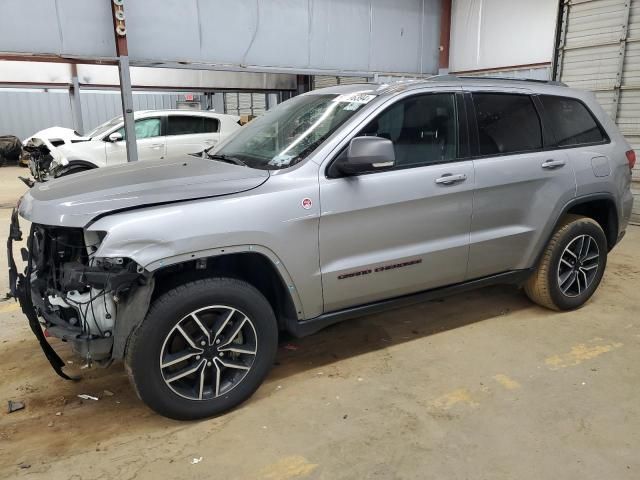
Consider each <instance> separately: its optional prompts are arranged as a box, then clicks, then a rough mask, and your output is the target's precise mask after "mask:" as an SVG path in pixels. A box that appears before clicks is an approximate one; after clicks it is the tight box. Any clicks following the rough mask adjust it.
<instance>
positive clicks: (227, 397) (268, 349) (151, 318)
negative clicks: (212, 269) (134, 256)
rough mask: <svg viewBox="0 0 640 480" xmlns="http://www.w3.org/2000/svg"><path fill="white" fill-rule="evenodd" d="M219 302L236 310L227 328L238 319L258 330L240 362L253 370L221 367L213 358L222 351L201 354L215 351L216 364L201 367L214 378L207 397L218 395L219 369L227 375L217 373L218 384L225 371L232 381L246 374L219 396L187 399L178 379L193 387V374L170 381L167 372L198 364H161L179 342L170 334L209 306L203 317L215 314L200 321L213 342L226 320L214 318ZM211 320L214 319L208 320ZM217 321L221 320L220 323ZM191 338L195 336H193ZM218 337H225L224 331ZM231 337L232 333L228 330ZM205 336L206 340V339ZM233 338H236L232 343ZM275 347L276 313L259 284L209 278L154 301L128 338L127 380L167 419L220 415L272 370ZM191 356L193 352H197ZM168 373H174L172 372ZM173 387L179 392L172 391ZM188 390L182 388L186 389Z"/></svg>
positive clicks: (203, 355) (185, 285) (180, 287)
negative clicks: (251, 349) (250, 350)
mask: <svg viewBox="0 0 640 480" xmlns="http://www.w3.org/2000/svg"><path fill="white" fill-rule="evenodd" d="M219 305H223V306H227V307H230V308H229V312H230V311H231V310H233V309H235V310H236V311H237V312H238V313H236V314H233V313H232V314H231V315H236V317H234V320H232V321H230V322H229V325H230V327H229V328H231V329H234V328H235V327H234V326H233V323H234V322H235V323H236V325H240V324H241V323H242V324H243V325H244V327H243V328H248V327H249V326H251V327H252V328H253V330H251V331H252V332H253V333H254V334H255V338H254V340H253V343H254V344H255V349H254V350H255V353H254V354H253V355H249V357H250V359H249V360H250V361H245V360H241V361H240V362H242V361H245V363H251V365H250V367H249V369H248V370H246V373H242V371H240V372H239V373H238V371H236V369H235V368H230V369H228V371H227V368H226V367H222V366H221V362H222V360H220V359H216V358H215V357H216V355H220V353H215V352H214V353H210V352H209V353H203V354H202V357H203V359H204V360H207V358H209V357H210V356H211V355H213V358H211V360H212V362H205V364H204V365H203V366H202V370H200V372H203V373H201V375H202V376H203V379H204V378H205V376H206V375H211V377H208V378H210V380H207V382H206V383H207V385H206V388H207V389H210V391H209V392H208V394H209V395H214V394H217V390H216V391H214V388H217V386H215V385H214V384H213V383H214V382H215V379H216V377H215V376H214V375H215V373H214V371H215V370H222V371H223V374H218V375H219V377H218V382H220V378H221V377H222V376H223V375H225V373H224V372H226V374H227V375H229V377H228V378H229V379H230V378H232V377H233V376H240V375H244V376H242V378H241V379H240V380H239V381H238V382H237V384H235V386H232V385H233V381H232V380H228V383H227V387H228V388H229V390H228V391H227V392H226V393H222V391H223V390H222V389H220V395H219V396H214V397H211V398H208V399H190V398H186V397H185V396H182V394H181V391H177V389H178V388H179V382H184V383H185V384H187V385H189V382H190V381H193V380H191V379H190V377H192V375H189V376H187V377H184V378H181V379H180V380H179V381H178V382H175V383H171V384H170V383H169V382H166V381H165V375H167V373H166V372H167V370H166V369H167V368H174V367H175V368H176V369H179V368H183V367H182V365H186V366H185V367H184V368H183V370H180V371H186V370H188V369H189V368H190V365H192V364H194V363H196V360H194V359H189V360H188V362H193V363H186V362H187V361H186V360H185V364H180V363H179V364H178V366H171V367H162V368H161V362H162V361H164V360H163V358H167V357H165V356H164V355H165V353H166V348H167V345H171V342H175V341H176V340H175V338H174V337H171V335H177V334H176V333H175V332H176V328H178V327H177V326H176V325H177V324H178V323H180V325H181V326H180V328H179V329H178V330H179V331H180V332H182V330H186V329H187V328H188V326H189V325H188V324H185V323H184V322H190V321H191V320H190V318H191V317H190V313H191V312H196V311H198V310H200V309H205V310H204V312H205V315H206V314H209V315H210V317H211V318H213V319H211V318H204V316H203V318H201V319H200V320H201V321H202V324H204V325H205V328H206V329H207V330H208V331H209V333H210V334H212V336H211V343H213V342H214V341H215V338H217V337H214V336H215V334H216V330H218V329H219V327H220V325H221V324H222V323H224V320H216V318H222V315H221V314H220V317H216V315H218V313H217V312H216V311H215V309H214V307H212V306H219ZM207 309H213V310H207ZM241 314H242V315H244V316H246V317H247V319H248V320H249V323H250V324H251V325H248V324H247V323H246V321H245V320H244V319H243V318H242V317H240V319H239V320H235V318H238V317H237V315H241ZM197 316H201V314H200V312H198V315H197ZM207 321H209V322H210V323H206V322H207ZM216 322H218V323H217V324H216ZM220 322H222V323H220ZM225 328H226V327H225ZM238 328H240V327H238ZM195 334H197V331H194V335H195ZM189 336H192V335H191V334H190V335H189ZM220 336H221V337H222V334H221V335H220ZM230 336H232V335H231V334H230ZM203 338H204V337H203ZM201 340H202V342H204V339H201ZM232 340H233V338H231V340H229V341H232ZM196 341H197V340H196ZM167 342H169V343H167ZM201 344H202V343H200V342H199V341H198V345H201ZM277 345H278V327H277V322H276V318H275V315H274V313H273V310H272V308H271V305H270V304H269V302H268V301H267V300H266V298H265V297H264V296H263V295H262V294H261V293H260V292H259V291H258V290H257V289H256V288H254V287H253V286H252V285H250V284H248V283H246V282H243V281H241V280H237V279H232V278H209V279H204V280H197V281H194V282H190V283H187V284H184V285H181V286H179V287H177V288H174V289H173V290H170V291H169V292H167V293H165V294H164V295H162V296H161V297H159V298H158V299H157V300H156V301H155V302H154V303H153V305H152V307H151V308H150V309H149V312H148V314H147V316H146V318H145V319H144V321H143V322H142V323H141V324H140V326H139V327H138V328H137V329H136V331H135V332H134V334H133V336H132V338H131V339H130V342H129V345H128V348H127V353H126V357H125V364H126V368H127V373H128V374H129V379H130V380H131V383H132V385H133V386H134V388H135V390H136V392H137V393H138V396H139V397H140V398H141V399H142V401H144V402H145V403H146V404H147V405H148V406H149V407H151V408H152V409H153V410H155V411H156V412H158V413H159V414H161V415H164V416H166V417H169V418H173V419H176V420H194V419H199V418H205V417H211V416H214V415H218V414H221V413H223V412H225V411H227V410H230V409H231V408H233V407H236V406H237V405H239V404H240V403H242V402H244V401H245V400H246V399H248V398H249V397H250V396H251V395H252V394H253V393H254V392H255V391H256V389H257V388H258V387H259V386H260V384H261V383H262V382H263V380H264V379H265V377H266V376H267V373H268V372H269V370H270V369H271V366H272V365H273V363H274V361H275V356H276V351H277ZM222 347H224V345H222ZM222 347H220V348H222ZM186 348H187V350H188V349H190V347H189V346H186ZM202 348H205V347H202ZM207 348H209V349H210V350H211V349H213V348H216V346H214V345H211V346H208V347H207ZM227 348H228V347H227ZM191 355H193V353H192V354H191ZM232 355H240V354H235V353H229V354H228V357H231V356H232ZM178 356H179V355H178ZM220 356H222V355H220ZM199 358H200V356H198V357H195V359H199ZM238 358H239V357H238ZM216 360H219V362H220V363H218V362H216ZM226 361H231V362H233V361H234V360H233V359H231V358H229V359H226ZM240 362H238V363H240ZM212 364H213V366H212ZM163 368H164V370H163ZM205 368H210V369H211V370H207V372H211V373H207V372H205V371H204V370H205ZM171 373H172V374H173V376H177V375H175V374H174V373H173V372H171ZM193 375H200V373H197V374H196V373H194V374H193ZM169 376H171V374H170V375H169ZM167 378H168V377H167ZM194 378H195V377H194ZM198 378H199V377H198ZM204 383H205V380H202V381H201V382H200V383H199V385H200V387H199V388H200V396H201V397H202V396H203V384H204ZM176 384H178V385H176ZM170 385H171V386H170ZM174 388H175V389H176V390H174ZM180 388H181V387H180ZM196 388H197V384H196ZM184 392H185V391H184V390H183V391H182V393H184ZM194 393H195V392H194Z"/></svg>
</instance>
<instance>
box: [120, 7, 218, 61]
mask: <svg viewBox="0 0 640 480" xmlns="http://www.w3.org/2000/svg"><path fill="white" fill-rule="evenodd" d="M125 13H126V14H127V43H128V46H129V56H130V57H131V58H132V59H134V58H144V59H148V60H167V59H182V60H183V61H195V60H199V59H200V26H199V24H198V22H199V16H198V5H197V2H196V0H144V1H136V2H126V4H125ZM216 27H217V26H216ZM214 59H215V57H213V58H212V60H214Z"/></svg>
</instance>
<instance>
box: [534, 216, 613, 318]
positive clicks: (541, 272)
mask: <svg viewBox="0 0 640 480" xmlns="http://www.w3.org/2000/svg"><path fill="white" fill-rule="evenodd" d="M606 265H607V240H606V237H605V234H604V231H603V230H602V227H600V225H599V224H598V223H597V222H596V221H594V220H592V219H591V218H587V217H581V216H579V215H567V216H566V217H565V218H564V219H563V221H562V222H561V223H560V225H559V226H558V227H557V229H556V231H555V233H554V235H553V237H552V238H551V240H550V241H549V244H548V245H547V247H546V249H545V251H544V253H543V255H542V258H541V259H540V262H539V264H538V266H537V268H536V270H535V272H534V273H533V275H531V277H530V278H529V279H528V280H527V282H526V284H525V286H524V290H525V292H526V294H527V296H528V297H529V298H530V299H531V300H533V301H534V302H536V303H537V304H539V305H542V306H544V307H547V308H551V309H553V310H572V309H575V308H579V307H581V306H582V305H584V303H585V302H586V301H587V300H589V298H591V296H592V295H593V293H594V292H595V291H596V289H597V288H598V285H599V284H600V281H601V280H602V275H603V274H604V270H605V267H606Z"/></svg>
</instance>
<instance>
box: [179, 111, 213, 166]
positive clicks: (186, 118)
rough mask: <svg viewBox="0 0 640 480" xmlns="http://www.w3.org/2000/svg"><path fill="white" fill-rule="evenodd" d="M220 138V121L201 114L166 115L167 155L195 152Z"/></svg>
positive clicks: (209, 145) (211, 144) (210, 145)
mask: <svg viewBox="0 0 640 480" xmlns="http://www.w3.org/2000/svg"><path fill="white" fill-rule="evenodd" d="M219 139H220V122H219V120H218V119H217V118H212V117H206V116H203V115H171V114H169V115H168V116H167V155H172V156H173V155H181V154H186V153H196V152H200V151H202V150H204V149H205V148H209V147H212V146H214V145H216V144H217V143H218V141H219Z"/></svg>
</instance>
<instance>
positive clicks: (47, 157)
mask: <svg viewBox="0 0 640 480" xmlns="http://www.w3.org/2000/svg"><path fill="white" fill-rule="evenodd" d="M23 151H24V154H25V157H26V158H28V161H29V170H30V171H31V175H32V176H33V178H34V180H35V181H36V182H45V181H47V180H48V179H49V177H50V169H51V163H52V162H53V161H54V155H53V152H52V151H51V149H50V148H49V147H48V146H47V144H46V143H45V142H44V141H42V139H40V138H37V137H34V138H31V139H29V140H28V141H27V142H26V143H25V144H24V146H23ZM23 181H24V180H23ZM25 183H26V182H25ZM27 185H29V184H28V183H27ZM32 186H33V185H29V187H32Z"/></svg>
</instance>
